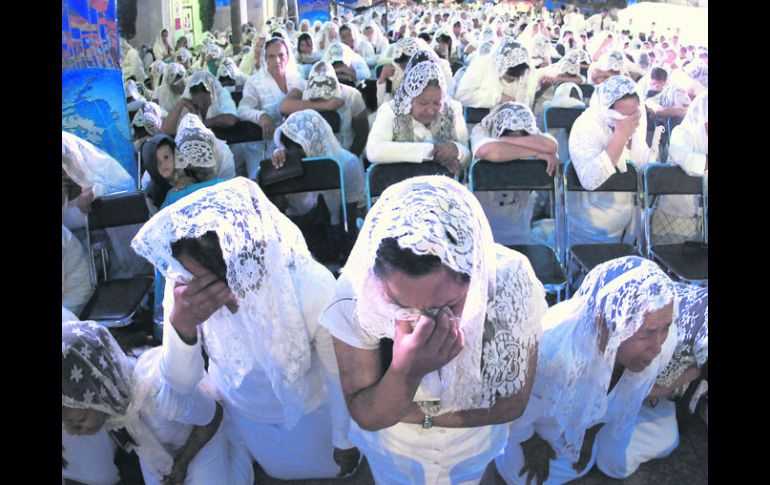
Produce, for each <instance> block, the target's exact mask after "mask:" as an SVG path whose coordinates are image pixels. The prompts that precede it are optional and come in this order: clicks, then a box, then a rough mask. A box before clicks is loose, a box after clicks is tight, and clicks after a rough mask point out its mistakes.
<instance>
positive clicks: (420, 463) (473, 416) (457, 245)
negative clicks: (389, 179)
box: [321, 176, 546, 483]
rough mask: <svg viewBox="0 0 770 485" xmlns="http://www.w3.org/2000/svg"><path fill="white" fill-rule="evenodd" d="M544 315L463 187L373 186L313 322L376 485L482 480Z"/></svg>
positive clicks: (539, 296)
mask: <svg viewBox="0 0 770 485" xmlns="http://www.w3.org/2000/svg"><path fill="white" fill-rule="evenodd" d="M545 309H546V303H545V298H544V290H543V287H542V285H541V284H540V283H539V282H538V281H537V279H536V278H535V276H534V273H533V270H532V268H531V266H530V264H529V262H528V261H527V260H526V258H524V257H523V256H521V255H520V254H519V253H516V252H515V251H512V250H509V249H506V248H504V247H502V246H500V245H496V244H495V243H494V242H493V239H492V233H491V231H490V228H489V224H488V222H487V221H486V218H485V216H484V214H483V211H482V209H481V207H480V205H479V203H478V201H477V200H476V199H475V197H474V196H473V195H472V194H471V193H470V192H469V191H468V190H467V189H465V188H464V187H462V186H461V185H460V184H459V183H457V182H455V181H454V180H452V179H450V178H448V177H443V176H430V177H415V178H411V179H409V180H406V181H404V182H400V183H398V184H395V185H392V186H390V187H389V188H388V189H386V190H385V192H383V194H382V196H381V197H380V198H379V200H378V201H377V202H376V203H375V205H374V206H373V207H372V209H371V211H370V212H369V214H368V215H367V218H366V221H365V222H364V225H363V228H362V229H361V233H360V234H359V237H358V240H357V241H356V245H355V246H354V248H353V251H352V253H351V255H350V258H349V259H348V262H347V264H346V265H345V267H344V268H343V270H342V276H341V277H340V279H339V280H338V281H337V289H336V294H335V296H334V298H333V299H332V300H331V303H330V304H329V305H328V306H327V309H326V310H325V312H324V314H323V316H322V318H321V324H322V325H324V326H326V327H327V328H329V329H330V331H331V333H332V335H334V337H335V348H336V352H337V361H338V363H339V366H340V372H341V376H342V384H343V389H344V391H345V393H346V397H347V401H348V408H349V409H350V412H351V415H352V417H353V419H354V421H355V424H353V425H352V428H351V432H350V437H351V440H352V441H353V442H354V443H356V444H357V445H358V447H359V448H361V450H362V451H363V453H364V455H366V457H367V460H368V461H369V464H370V466H371V468H372V473H373V475H374V477H375V480H376V481H377V483H423V482H425V481H432V482H433V481H435V482H438V483H443V482H444V481H448V480H449V479H450V476H451V477H462V480H463V482H464V483H477V482H478V480H479V479H480V478H481V475H482V474H483V472H484V469H485V468H486V466H487V464H488V462H489V460H490V459H491V458H492V457H494V456H495V455H496V454H497V453H499V451H500V449H501V447H502V444H503V442H504V441H505V439H506V437H507V423H508V422H509V421H511V420H513V419H515V418H516V417H517V416H518V415H519V414H518V413H519V412H520V411H521V410H522V409H523V407H524V406H525V405H526V401H527V399H528V392H529V391H528V389H529V388H530V386H531V385H532V381H531V377H532V374H533V371H534V369H533V367H531V365H532V364H534V360H535V357H534V356H535V354H536V352H537V351H536V348H537V341H538V338H539V320H540V316H541V315H542V314H543V313H544V312H545ZM383 339H387V340H383ZM388 340H392V341H393V344H392V358H391V359H390V362H387V358H385V360H381V358H383V355H387V354H381V352H382V351H383V349H385V348H387V347H388V346H389V345H388V344H387V341H388ZM439 443H440V444H439Z"/></svg>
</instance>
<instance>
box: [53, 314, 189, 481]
mask: <svg viewBox="0 0 770 485" xmlns="http://www.w3.org/2000/svg"><path fill="white" fill-rule="evenodd" d="M61 353H62V390H61V392H62V394H61V404H62V406H66V407H69V408H76V409H95V410H97V411H101V412H103V413H106V414H107V421H106V422H105V426H106V427H107V428H108V429H121V428H126V431H128V433H129V434H130V435H131V438H132V439H133V440H134V441H135V442H136V444H137V447H136V452H137V453H138V454H139V456H140V457H142V459H143V461H145V462H146V463H148V464H149V465H150V467H151V468H152V470H153V471H154V472H155V473H156V474H157V475H158V477H160V478H162V477H164V476H165V475H168V474H169V473H171V467H172V465H173V464H174V460H173V458H172V457H171V455H169V454H168V452H167V451H166V450H165V448H163V446H162V445H161V444H160V443H159V442H158V440H157V439H156V438H155V436H154V435H153V434H152V431H151V430H150V428H149V427H148V426H147V425H146V424H145V423H144V422H143V421H142V419H141V417H140V415H139V412H140V411H141V408H142V405H143V403H144V400H145V397H146V396H147V394H148V392H149V391H150V389H147V388H145V387H143V386H137V385H135V382H134V380H133V377H132V371H133V366H132V364H131V361H129V360H128V358H127V357H126V354H124V353H123V351H122V350H121V349H120V347H119V346H118V343H117V342H116V341H115V339H114V338H113V337H112V335H111V334H110V332H109V330H107V329H106V328H104V327H102V326H100V325H98V324H97V323H96V322H92V321H85V322H80V321H70V322H66V323H62V346H61Z"/></svg>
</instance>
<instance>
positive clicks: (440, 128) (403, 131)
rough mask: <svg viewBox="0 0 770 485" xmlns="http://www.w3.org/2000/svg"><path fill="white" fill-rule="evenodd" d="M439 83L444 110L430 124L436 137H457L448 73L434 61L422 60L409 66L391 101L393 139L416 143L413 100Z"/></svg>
mask: <svg viewBox="0 0 770 485" xmlns="http://www.w3.org/2000/svg"><path fill="white" fill-rule="evenodd" d="M429 84H431V85H435V86H438V88H439V89H440V90H441V110H440V111H439V112H438V113H437V114H436V117H435V118H434V119H433V122H432V123H431V124H430V126H429V127H428V128H429V129H430V131H431V133H433V137H434V139H435V140H440V141H454V140H456V139H457V134H456V133H455V127H454V112H453V110H452V108H451V106H450V105H449V103H447V102H446V99H447V88H446V82H445V81H444V72H443V71H442V70H441V68H440V67H439V66H438V64H437V63H436V62H434V61H432V60H426V61H423V62H420V63H418V64H416V65H415V66H413V67H412V68H411V69H408V70H407V71H406V73H405V74H404V79H403V80H402V81H401V84H400V85H399V87H398V90H397V91H396V94H395V95H394V96H393V99H392V100H391V101H390V107H391V108H392V109H393V114H394V117H393V141H406V142H412V141H415V140H414V127H413V123H414V121H413V118H412V114H411V113H412V100H414V98H416V97H417V96H419V95H421V94H422V92H423V91H424V90H425V88H426V87H428V85H429Z"/></svg>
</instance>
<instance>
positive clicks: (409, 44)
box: [393, 37, 420, 59]
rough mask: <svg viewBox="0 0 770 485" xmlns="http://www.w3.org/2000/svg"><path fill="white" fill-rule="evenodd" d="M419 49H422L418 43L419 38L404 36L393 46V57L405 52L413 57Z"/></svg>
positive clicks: (396, 57)
mask: <svg viewBox="0 0 770 485" xmlns="http://www.w3.org/2000/svg"><path fill="white" fill-rule="evenodd" d="M418 50H420V44H418V43H417V39H414V38H412V37H403V38H401V39H398V42H396V44H395V45H394V47H393V59H398V58H399V57H401V56H403V55H404V54H406V55H407V56H409V57H410V58H411V57H412V56H413V55H415V54H416V53H417V51H418Z"/></svg>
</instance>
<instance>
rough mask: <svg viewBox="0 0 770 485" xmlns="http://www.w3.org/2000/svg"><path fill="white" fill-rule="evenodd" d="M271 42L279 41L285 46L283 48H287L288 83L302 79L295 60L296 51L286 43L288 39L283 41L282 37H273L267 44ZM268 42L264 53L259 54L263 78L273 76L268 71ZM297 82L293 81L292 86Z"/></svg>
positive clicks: (260, 72)
mask: <svg viewBox="0 0 770 485" xmlns="http://www.w3.org/2000/svg"><path fill="white" fill-rule="evenodd" d="M270 41H277V42H280V43H282V44H283V46H284V47H285V48H286V52H287V58H286V71H285V73H286V81H287V82H288V81H289V80H292V79H294V80H296V79H300V75H299V70H298V69H297V62H296V60H295V59H294V49H292V46H291V44H290V43H288V42H287V41H286V39H283V38H281V37H272V38H270V39H268V40H267V42H270ZM267 42H265V46H264V47H263V48H262V52H260V53H259V74H260V75H262V76H271V74H270V73H269V72H268V70H267V58H266V57H265V56H266V53H267ZM271 45H272V44H271ZM271 77H272V76H271ZM294 83H295V81H292V84H294Z"/></svg>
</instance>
